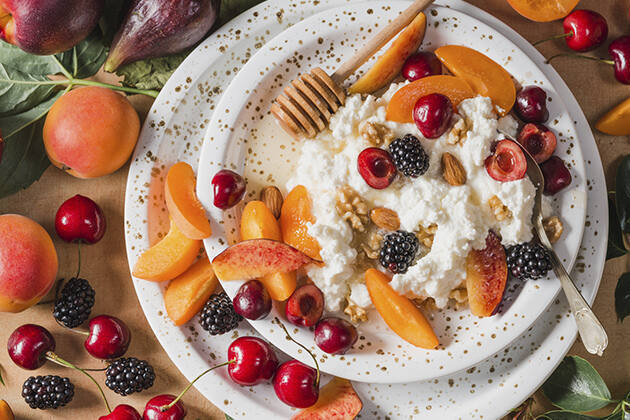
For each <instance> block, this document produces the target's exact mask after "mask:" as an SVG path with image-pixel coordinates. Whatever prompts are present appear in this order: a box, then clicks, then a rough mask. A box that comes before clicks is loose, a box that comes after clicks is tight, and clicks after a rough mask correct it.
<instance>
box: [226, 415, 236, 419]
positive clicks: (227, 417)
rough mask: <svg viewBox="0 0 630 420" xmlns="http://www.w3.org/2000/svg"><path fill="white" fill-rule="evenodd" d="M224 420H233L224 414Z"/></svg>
mask: <svg viewBox="0 0 630 420" xmlns="http://www.w3.org/2000/svg"><path fill="white" fill-rule="evenodd" d="M225 420H234V419H233V418H232V417H230V416H228V415H227V414H226V415H225Z"/></svg>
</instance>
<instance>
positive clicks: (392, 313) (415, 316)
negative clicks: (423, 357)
mask: <svg viewBox="0 0 630 420" xmlns="http://www.w3.org/2000/svg"><path fill="white" fill-rule="evenodd" d="M365 285H366V286H367V289H368V292H369V293H370V298H371V299H372V303H373V304H374V307H376V310H377V311H378V313H379V314H381V317H382V318H383V320H384V321H385V323H386V324H387V325H389V328H391V329H392V330H393V331H394V332H395V333H396V334H398V335H399V336H400V338H402V339H403V340H405V341H407V342H409V343H411V344H413V345H414V346H416V347H421V348H423V349H434V348H436V347H437V345H438V344H439V343H438V339H437V337H436V336H435V333H434V332H433V328H431V325H430V324H429V321H427V319H426V318H425V317H424V315H422V312H420V309H418V308H417V307H416V305H414V304H413V302H411V301H410V300H409V299H407V297H405V296H403V295H400V294H398V292H396V291H395V290H394V289H392V287H391V286H390V285H389V278H388V277H387V276H386V275H385V274H383V273H381V272H380V271H378V270H376V269H374V268H370V269H369V270H367V271H366V272H365Z"/></svg>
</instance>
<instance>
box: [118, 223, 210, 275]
mask: <svg viewBox="0 0 630 420" xmlns="http://www.w3.org/2000/svg"><path fill="white" fill-rule="evenodd" d="M200 248H201V241H200V240H197V239H190V238H189V237H187V236H186V235H184V234H183V233H182V232H181V231H180V230H179V229H178V228H177V225H176V224H175V223H174V222H173V220H171V228H170V230H169V231H168V234H167V235H166V236H165V237H164V238H162V240H161V241H160V242H158V243H157V244H155V245H153V246H152V247H151V248H149V249H147V250H146V251H144V252H143V253H142V255H140V258H138V261H136V264H135V265H134V266H133V271H132V273H131V274H133V276H134V277H138V278H140V279H143V280H150V281H167V280H172V279H174V278H175V277H177V276H179V275H180V274H182V273H183V272H184V271H186V270H187V269H188V267H190V266H191V265H192V263H193V262H195V259H196V258H197V255H198V254H199V249H200Z"/></svg>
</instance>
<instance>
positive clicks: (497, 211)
mask: <svg viewBox="0 0 630 420" xmlns="http://www.w3.org/2000/svg"><path fill="white" fill-rule="evenodd" d="M488 205H489V206H490V209H491V210H492V214H494V218H495V219H497V220H498V221H499V222H501V221H503V220H507V219H509V218H511V217H512V212H511V211H510V209H509V208H508V207H507V206H506V205H505V204H503V202H502V201H501V200H500V199H499V197H497V196H496V195H493V196H492V197H490V200H488Z"/></svg>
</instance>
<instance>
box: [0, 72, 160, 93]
mask: <svg viewBox="0 0 630 420" xmlns="http://www.w3.org/2000/svg"><path fill="white" fill-rule="evenodd" d="M0 83H13V84H16V85H38V86H46V85H53V86H54V85H68V86H69V87H71V88H72V87H73V86H99V87H104V88H108V89H111V90H117V91H121V92H126V93H131V94H139V95H146V96H150V97H152V98H157V96H158V94H159V93H160V92H158V91H157V90H150V89H136V88H132V87H125V86H120V85H113V84H111V83H104V82H97V81H96V80H86V79H75V78H73V77H72V76H70V77H68V78H67V79H60V80H41V81H33V80H11V79H0Z"/></svg>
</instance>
